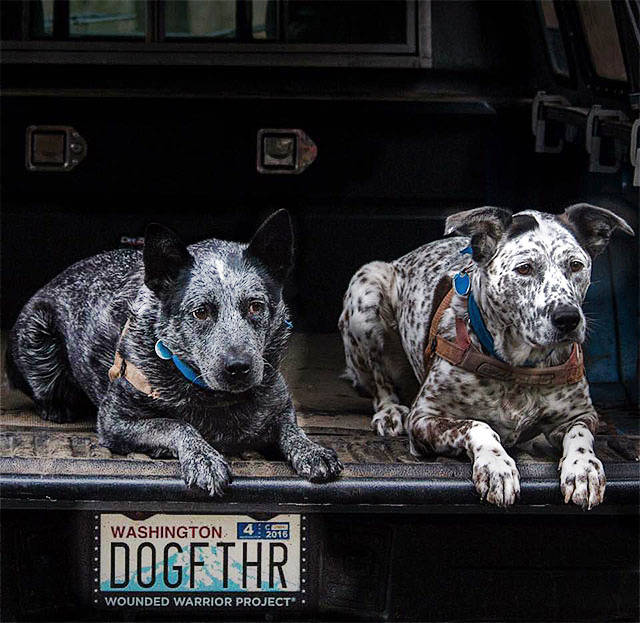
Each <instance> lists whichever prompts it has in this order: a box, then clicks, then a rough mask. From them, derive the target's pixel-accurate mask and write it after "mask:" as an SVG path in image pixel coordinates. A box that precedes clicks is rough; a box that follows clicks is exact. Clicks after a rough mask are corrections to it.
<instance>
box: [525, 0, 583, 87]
mask: <svg viewBox="0 0 640 623" xmlns="http://www.w3.org/2000/svg"><path fill="white" fill-rule="evenodd" d="M552 2H553V8H554V10H555V12H556V17H557V19H558V27H559V30H560V36H561V37H562V45H563V47H564V54H565V57H566V59H567V70H568V72H569V73H568V75H566V76H565V75H564V74H561V73H558V72H557V71H556V70H555V67H554V63H553V58H552V56H551V50H550V48H549V44H548V42H547V36H546V33H545V29H546V26H545V22H544V14H543V9H542V2H541V0H536V3H535V4H536V17H537V21H538V27H539V29H540V37H541V39H542V45H543V47H544V53H545V57H546V59H547V66H548V67H549V70H550V71H551V75H552V76H553V78H554V80H556V81H557V82H558V83H559V84H561V85H563V86H566V87H569V88H575V87H576V65H575V60H574V57H573V54H572V53H571V44H570V40H569V37H567V31H566V28H565V25H564V23H563V14H562V11H561V10H559V7H558V2H557V0H552Z"/></svg>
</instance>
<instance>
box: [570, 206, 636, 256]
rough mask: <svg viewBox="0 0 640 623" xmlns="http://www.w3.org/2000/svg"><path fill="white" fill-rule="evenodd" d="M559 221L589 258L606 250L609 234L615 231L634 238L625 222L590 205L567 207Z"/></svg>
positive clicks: (608, 211) (607, 211) (609, 212)
mask: <svg viewBox="0 0 640 623" xmlns="http://www.w3.org/2000/svg"><path fill="white" fill-rule="evenodd" d="M560 220H561V221H563V222H564V223H565V224H568V225H569V226H570V227H571V228H572V230H573V231H574V232H575V234H576V238H577V239H578V242H579V243H580V244H581V245H582V246H583V247H584V249H585V250H586V251H587V253H588V254H589V255H590V256H591V257H596V255H599V254H600V253H602V252H603V251H604V250H605V249H606V248H607V245H608V244H609V240H610V239H611V234H613V232H614V231H615V230H616V229H621V230H622V231H623V232H624V233H625V234H629V235H630V236H635V234H634V232H633V229H631V227H630V226H629V224H628V223H627V221H625V220H624V219H622V218H620V217H619V216H618V215H617V214H614V213H613V212H611V211H610V210H605V209H604V208H599V207H598V206H594V205H591V204H590V203H576V204H574V205H572V206H569V207H568V208H567V209H566V210H565V211H564V214H562V215H561V216H560Z"/></svg>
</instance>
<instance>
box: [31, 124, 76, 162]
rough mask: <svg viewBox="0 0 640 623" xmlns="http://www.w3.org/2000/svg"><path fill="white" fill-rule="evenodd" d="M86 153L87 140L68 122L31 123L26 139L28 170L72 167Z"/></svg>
mask: <svg viewBox="0 0 640 623" xmlns="http://www.w3.org/2000/svg"><path fill="white" fill-rule="evenodd" d="M86 155H87V142H86V141H85V140H84V139H83V138H82V136H80V134H79V132H78V131H77V130H75V129H74V128H72V127H71V126H68V125H30V126H29V127H28V128H27V135H26V141H25V165H26V167H27V169H28V170H29V171H71V170H72V169H74V168H75V167H77V166H78V165H79V164H80V163H81V162H82V161H83V160H84V159H85V157H86Z"/></svg>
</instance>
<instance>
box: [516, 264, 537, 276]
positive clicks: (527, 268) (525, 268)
mask: <svg viewBox="0 0 640 623" xmlns="http://www.w3.org/2000/svg"><path fill="white" fill-rule="evenodd" d="M516 272H517V273H518V274H519V275H530V274H531V273H532V272H533V266H531V264H520V266H516Z"/></svg>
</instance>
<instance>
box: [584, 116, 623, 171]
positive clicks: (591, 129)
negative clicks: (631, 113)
mask: <svg viewBox="0 0 640 623" xmlns="http://www.w3.org/2000/svg"><path fill="white" fill-rule="evenodd" d="M604 120H606V121H627V116H626V115H625V114H624V113H623V112H621V111H619V110H607V109H606V108H602V106H600V105H599V104H596V105H595V106H593V107H592V108H591V110H590V111H589V116H588V117H587V126H586V128H585V147H586V150H587V153H588V154H589V171H590V172H591V173H615V172H616V171H618V170H619V169H620V163H621V161H622V154H623V150H622V144H621V143H620V141H617V140H615V139H614V138H610V139H609V140H610V141H611V142H612V151H613V161H612V163H611V164H603V162H602V151H603V150H602V137H601V136H600V135H599V133H598V130H599V125H600V122H602V121H604Z"/></svg>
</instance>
